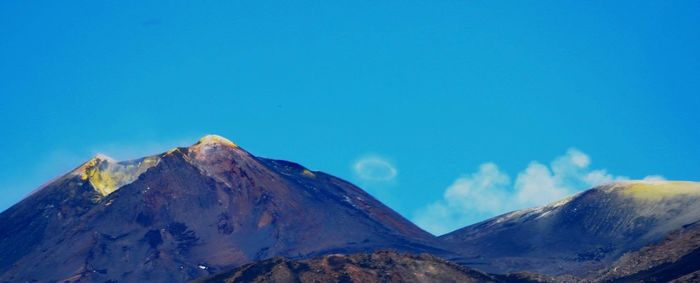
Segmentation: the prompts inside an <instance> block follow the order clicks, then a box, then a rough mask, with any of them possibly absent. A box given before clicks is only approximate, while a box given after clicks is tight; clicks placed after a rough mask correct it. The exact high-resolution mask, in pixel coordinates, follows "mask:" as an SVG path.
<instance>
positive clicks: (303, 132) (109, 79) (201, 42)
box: [0, 1, 700, 233]
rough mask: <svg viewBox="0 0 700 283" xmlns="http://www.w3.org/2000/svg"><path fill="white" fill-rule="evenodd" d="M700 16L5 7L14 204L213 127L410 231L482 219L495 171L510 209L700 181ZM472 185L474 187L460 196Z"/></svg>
mask: <svg viewBox="0 0 700 283" xmlns="http://www.w3.org/2000/svg"><path fill="white" fill-rule="evenodd" d="M144 2H146V3H144ZM698 11H700V2H697V1H613V2H610V1H597V2H590V1H528V2H524V1H506V2H499V3H496V2H495V1H401V2H396V1H299V2H295V3H290V2H288V1H253V2H241V1H200V3H197V4H194V3H189V2H185V1H172V2H171V3H168V4H163V3H160V2H147V1H133V2H127V1H125V2H120V3H118V4H117V3H112V2H111V3H95V2H94V1H84V2H83V1H71V2H42V3H38V2H34V3H27V2H25V1H3V2H2V3H0V76H2V82H1V83H0V133H2V138H0V148H2V149H3V154H1V155H0V196H1V197H0V210H4V209H6V208H7V207H9V206H10V205H12V204H13V203H15V202H17V201H19V200H20V199H21V198H22V197H23V196H25V195H26V194H27V193H29V192H30V191H31V190H33V189H35V188H36V187H38V186H39V185H41V184H42V183H44V182H46V181H48V180H49V179H50V178H52V177H56V176H58V175H60V174H61V173H65V172H66V171H68V170H70V169H71V168H73V167H75V166H77V165H79V164H80V163H81V162H82V161H84V160H86V159H88V158H90V157H91V156H92V155H94V154H95V153H98V152H101V153H105V154H107V155H110V156H113V157H116V158H120V159H126V158H133V157H137V156H141V155H146V154H151V153H156V152H159V151H164V150H167V149H169V148H171V147H173V146H177V145H188V144H191V143H194V142H195V141H196V140H197V139H198V138H199V137H200V136H202V135H204V134H207V133H217V134H220V135H223V136H226V137H228V138H230V139H232V140H234V141H235V142H236V143H238V144H239V145H241V146H242V147H244V148H246V149H248V150H249V151H251V152H252V153H254V154H256V155H259V156H265V157H274V158H279V159H287V160H293V161H296V162H299V163H302V164H304V165H306V166H307V167H309V168H311V169H314V170H321V171H325V172H329V173H331V174H334V175H337V176H340V177H343V178H345V179H348V180H351V181H353V182H355V183H357V184H359V185H361V186H362V187H363V188H365V189H367V190H368V191H369V192H371V193H372V194H374V195H375V196H377V197H378V198H380V199H381V200H382V201H384V202H386V203H387V204H388V205H390V206H391V207H392V208H394V209H396V210H397V211H399V212H400V213H401V214H403V215H404V216H406V217H409V218H411V219H414V220H417V221H418V220H420V219H421V218H424V217H425V215H438V216H434V217H433V218H430V219H429V220H425V219H424V220H423V221H424V222H425V221H428V222H430V221H439V219H440V218H439V215H441V214H439V213H437V214H435V213H432V212H430V211H431V209H434V208H435V207H438V208H439V209H445V210H450V209H452V210H454V209H466V210H469V209H471V208H470V207H469V206H468V205H464V206H459V205H458V206H457V207H454V206H450V205H448V203H449V202H451V201H453V200H454V198H459V197H472V198H473V197H475V196H474V192H478V191H479V190H477V189H475V188H477V187H478V188H481V189H484V190H487V191H488V192H493V190H491V188H490V187H488V186H485V187H484V186H477V185H474V184H476V183H478V182H476V181H474V180H484V179H483V178H482V177H484V176H492V177H493V176H496V177H498V176H501V177H502V176H506V177H507V178H506V179H508V180H507V182H504V179H503V178H500V179H499V178H495V179H488V178H486V179H488V180H501V182H492V183H494V184H497V185H498V186H501V188H500V189H499V190H500V191H499V192H502V193H503V194H502V195H501V194H497V195H498V196H501V197H503V198H508V199H512V198H513V197H514V196H516V195H517V194H518V190H520V189H521V188H519V187H518V185H516V183H519V184H525V183H524V181H522V182H521V181H519V180H521V179H519V178H518V176H523V177H522V178H523V179H522V180H524V179H527V178H526V177H527V176H530V175H528V174H527V172H530V171H528V170H530V169H533V170H534V171H533V172H535V171H537V170H540V169H542V166H539V167H538V166H537V165H538V164H539V165H543V166H544V167H545V168H544V169H547V170H549V172H550V173H551V174H550V177H551V178H550V179H552V178H554V179H557V180H558V181H556V182H559V183H557V184H558V185H555V187H556V188H555V189H557V188H558V189H561V188H564V189H563V190H559V191H557V192H562V191H564V192H570V191H577V190H581V189H583V188H582V186H586V185H587V184H589V183H590V182H589V181H586V180H589V179H585V178H586V177H585V176H588V175H589V174H590V173H591V172H593V173H595V174H598V175H600V174H602V175H601V176H604V177H606V178H608V177H609V178H613V179H614V178H618V177H619V176H626V177H628V178H635V179H638V178H644V177H645V176H649V175H661V176H663V177H665V178H667V179H682V180H698V179H699V178H698V173H699V172H700V159H699V158H698V156H700V148H699V147H698V146H697V142H698V141H699V140H700V139H699V138H700V131H698V130H697V127H698V126H697V125H698V124H699V122H700V114H699V113H698V109H700V108H699V107H700V80H698V78H700V60H699V59H700V52H697V51H698V50H700V29H698V27H700V16H699V15H698ZM581 156H585V158H583V157H581ZM584 159H586V160H588V162H583V161H582V160H584ZM562 160H563V161H562ZM533 161H539V162H538V163H532V162H533ZM555 163H556V164H555ZM358 164H359V165H358ZM557 164H558V165H557ZM562 164H563V165H562ZM572 164H573V165H572ZM491 165H494V166H495V168H496V169H497V170H496V171H494V170H493V169H494V168H493V167H491ZM580 165H585V166H580ZM533 166H534V167H533ZM538 168H539V169H538ZM557 168H560V169H561V168H569V169H570V168H573V169H571V170H569V169H565V170H564V169H562V170H564V171H566V172H569V173H561V172H564V171H561V170H559V169H557ZM603 169H605V170H606V171H605V172H603V173H601V172H602V171H601V170H603ZM358 170H359V172H358ZM558 170H559V171H560V173H561V174H559V175H557V174H558V173H556V172H555V171H558ZM567 170H568V171H567ZM545 171H546V170H545ZM545 171H542V170H540V171H537V172H545ZM559 171H558V172H559ZM572 172H573V173H572ZM596 172H597V173H596ZM545 173H546V172H545ZM562 174H563V175H562ZM545 175H546V174H545ZM534 179H537V178H534ZM545 179H546V178H545ZM565 179H566V180H568V181H564V180H565ZM569 179H571V180H573V181H571V180H569ZM603 179H605V178H603ZM528 180H529V179H528ZM582 180H583V181H582ZM550 181H551V180H550ZM470 182H471V183H470ZM475 182H476V183H475ZM533 182H535V181H533ZM482 183H483V182H482ZM470 184H471V185H470ZM489 184H491V183H489ZM527 184H530V183H527ZM533 184H536V182H535V183H533ZM455 185H456V187H457V188H465V187H464V186H467V190H471V193H470V194H466V195H464V194H461V195H460V194H457V195H451V194H449V193H448V192H450V188H453V190H452V192H455V189H454V188H455ZM470 186H471V187H470ZM543 186H546V185H543ZM457 191H459V190H457ZM462 192H463V193H464V190H463V191H462ZM539 193H542V192H539ZM479 195H481V194H479ZM537 195H538V192H536V193H535V194H534V196H533V197H534V198H535V199H534V200H533V201H526V202H524V203H523V202H520V203H519V204H513V203H511V202H507V201H503V202H499V203H498V204H497V205H496V206H498V207H497V209H483V210H482V209H473V210H472V211H470V212H454V211H450V212H449V213H447V214H449V215H451V216H444V217H450V218H451V220H449V221H448V220H445V221H446V222H449V223H450V224H449V225H446V227H428V229H430V230H431V231H433V232H436V233H438V232H444V231H445V230H449V229H451V228H454V227H457V226H459V225H462V224H468V223H473V222H475V221H477V220H480V219H483V218H484V217H487V216H492V215H494V214H496V213H498V212H502V211H504V210H509V209H514V208H520V206H528V205H534V204H536V203H541V202H543V201H545V200H546V198H545V199H538V198H537ZM462 203H466V204H469V203H470V202H469V201H467V202H462ZM431 213H432V214H431ZM455 215H456V216H455ZM418 222H421V221H418ZM422 225H423V226H424V227H425V224H422Z"/></svg>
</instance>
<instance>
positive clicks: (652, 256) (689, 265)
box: [596, 222, 700, 282]
mask: <svg viewBox="0 0 700 283" xmlns="http://www.w3.org/2000/svg"><path fill="white" fill-rule="evenodd" d="M699 270H700V222H696V223H693V224H690V225H687V226H685V227H683V228H681V229H680V230H678V231H674V232H673V233H671V234H670V235H669V236H668V237H667V238H666V239H664V240H663V241H661V242H660V243H657V244H653V245H650V246H647V247H644V248H642V249H640V250H638V251H634V252H629V253H627V254H625V255H623V256H622V257H621V258H620V259H618V260H617V261H615V263H614V264H613V265H612V266H611V267H609V268H606V269H605V270H604V271H603V272H602V274H601V275H599V276H598V277H597V278H596V281H600V282H669V281H674V280H675V281H678V282H697V281H698V279H700V277H698V273H699V272H700V271H699Z"/></svg>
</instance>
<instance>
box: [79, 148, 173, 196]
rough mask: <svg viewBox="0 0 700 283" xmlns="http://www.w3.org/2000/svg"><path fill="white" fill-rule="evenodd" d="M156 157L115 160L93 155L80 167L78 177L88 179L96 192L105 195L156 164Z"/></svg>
mask: <svg viewBox="0 0 700 283" xmlns="http://www.w3.org/2000/svg"><path fill="white" fill-rule="evenodd" d="M159 160H160V159H159V158H157V157H146V158H144V159H140V160H134V161H127V162H115V161H112V160H110V159H108V158H104V157H102V156H98V157H95V158H93V159H91V160H90V161H88V162H87V163H85V165H83V166H82V167H81V169H82V170H81V175H80V178H81V179H82V180H83V181H89V182H90V184H91V185H92V187H93V188H95V190H97V192H99V193H100V194H101V195H102V196H106V195H109V194H111V193H112V192H114V191H116V190H117V189H119V188H120V187H122V186H124V185H127V184H129V183H131V182H133V181H135V180H136V178H138V177H139V176H140V175H141V174H143V172H146V170H148V168H151V167H153V166H155V165H156V164H158V161H159Z"/></svg>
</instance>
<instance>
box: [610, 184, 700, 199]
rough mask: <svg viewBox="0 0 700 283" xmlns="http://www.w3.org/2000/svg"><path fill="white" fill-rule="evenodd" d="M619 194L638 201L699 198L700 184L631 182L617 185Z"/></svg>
mask: <svg viewBox="0 0 700 283" xmlns="http://www.w3.org/2000/svg"><path fill="white" fill-rule="evenodd" d="M619 186H620V192H621V193H622V194H623V195H625V196H629V197H633V198H635V199H638V200H652V201H653V200H661V199H664V198H672V197H679V196H689V195H695V196H700V183H696V182H679V181H636V182H634V181H632V182H622V183H620V184H619Z"/></svg>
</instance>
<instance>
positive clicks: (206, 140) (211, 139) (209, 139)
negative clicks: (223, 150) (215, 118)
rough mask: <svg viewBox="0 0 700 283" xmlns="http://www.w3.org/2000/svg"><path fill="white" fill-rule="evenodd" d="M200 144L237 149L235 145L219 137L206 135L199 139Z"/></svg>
mask: <svg viewBox="0 0 700 283" xmlns="http://www.w3.org/2000/svg"><path fill="white" fill-rule="evenodd" d="M199 143H200V144H223V145H228V146H231V147H238V145H236V144H235V143H233V142H232V141H230V140H228V139H227V138H224V137H222V136H219V135H206V136H204V137H202V138H201V139H199Z"/></svg>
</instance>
